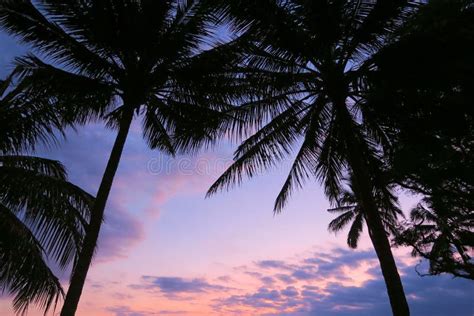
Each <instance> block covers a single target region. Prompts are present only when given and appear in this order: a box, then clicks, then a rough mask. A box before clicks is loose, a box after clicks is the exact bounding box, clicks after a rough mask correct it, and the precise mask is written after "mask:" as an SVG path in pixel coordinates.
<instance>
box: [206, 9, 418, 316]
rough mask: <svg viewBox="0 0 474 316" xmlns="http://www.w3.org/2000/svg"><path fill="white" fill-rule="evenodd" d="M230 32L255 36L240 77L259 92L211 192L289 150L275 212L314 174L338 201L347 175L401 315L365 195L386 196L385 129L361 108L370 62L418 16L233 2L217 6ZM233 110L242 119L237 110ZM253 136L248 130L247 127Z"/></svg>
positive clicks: (389, 261)
mask: <svg viewBox="0 0 474 316" xmlns="http://www.w3.org/2000/svg"><path fill="white" fill-rule="evenodd" d="M216 1H217V2H218V3H219V2H220V3H221V7H220V8H221V15H222V16H223V17H225V18H228V19H229V20H230V21H231V23H232V24H233V27H234V28H235V29H236V30H237V31H243V30H246V31H247V32H249V33H250V34H253V35H254V45H253V46H249V47H248V54H249V56H248V58H247V60H246V64H245V65H243V66H242V67H243V68H246V75H247V80H249V81H250V82H254V84H255V86H257V87H261V88H260V91H256V92H260V93H259V94H258V95H256V96H253V97H251V98H249V100H248V102H247V103H246V104H244V105H243V106H242V107H241V109H240V111H236V112H237V114H236V116H237V117H240V118H241V119H242V120H243V121H247V122H250V124H251V125H252V128H249V129H248V130H247V134H245V133H244V136H248V135H249V134H250V137H248V139H247V140H246V141H245V142H243V144H242V145H241V146H240V147H239V148H238V150H237V151H236V153H235V162H234V164H233V165H232V166H231V167H230V168H229V169H228V170H227V171H226V172H225V173H224V174H223V175H222V176H221V177H220V178H219V179H218V180H217V182H216V183H215V184H214V185H213V186H212V187H211V189H210V191H209V193H210V194H212V193H215V192H216V191H218V190H219V189H222V188H229V187H230V186H231V185H233V184H235V183H240V182H241V180H242V174H244V175H247V176H250V177H251V176H253V175H255V174H256V173H257V171H258V170H259V169H265V168H268V167H271V166H274V165H275V164H276V163H277V162H279V161H281V160H282V159H284V158H285V157H286V156H288V155H290V154H291V153H293V149H294V148H295V147H296V146H299V149H298V150H297V151H296V153H295V159H294V163H293V166H292V168H291V171H290V174H289V176H288V178H287V180H286V181H285V183H284V184H283V188H282V190H281V192H280V194H279V195H278V198H277V201H276V204H275V211H276V212H279V211H281V210H282V208H283V207H284V205H285V203H286V201H287V199H288V197H289V196H290V194H291V191H292V189H293V188H294V187H298V186H301V185H302V184H303V182H304V180H305V179H307V178H308V177H311V176H314V177H316V178H318V179H319V180H321V181H322V182H323V185H324V189H325V192H326V195H327V196H328V197H329V199H330V200H331V201H335V200H337V197H338V196H339V193H340V191H341V189H340V188H341V178H343V177H344V176H346V175H347V174H348V173H350V174H351V175H352V184H353V185H354V186H356V187H357V188H358V189H357V190H356V191H355V194H356V198H357V201H358V202H359V203H360V205H361V207H362V208H363V209H364V212H365V221H366V222H367V226H368V228H369V233H370V238H371V240H372V243H373V246H374V248H375V251H376V254H377V257H378V259H379V261H380V266H381V270H382V274H383V277H384V280H385V283H386V286H387V292H388V296H389V298H390V303H391V307H392V311H393V314H394V315H409V307H408V304H407V301H406V298H405V293H404V289H403V285H402V282H401V279H400V275H399V273H398V270H397V266H396V263H395V260H394V257H393V254H392V251H391V247H390V243H389V240H388V238H387V232H386V230H385V229H384V225H383V220H382V216H381V214H380V211H379V208H378V206H377V200H376V197H375V196H374V193H373V188H374V187H376V188H377V190H378V191H379V192H382V193H384V194H385V193H386V191H387V188H386V187H385V185H384V183H386V182H384V181H382V179H381V178H383V176H382V175H381V174H382V172H381V170H382V169H383V168H382V163H381V162H380V156H381V152H380V151H381V148H383V147H382V145H387V144H389V139H388V137H387V135H386V133H385V131H384V129H383V128H382V127H381V126H379V125H378V124H375V123H374V121H373V120H372V119H371V115H370V112H368V111H367V110H366V108H365V107H364V101H365V96H366V94H367V91H366V89H365V88H366V85H365V82H366V80H365V78H366V76H367V74H368V73H370V71H371V69H372V64H373V63H372V57H373V56H374V55H375V54H376V53H377V52H378V51H379V50H380V49H381V48H382V47H384V46H385V45H387V44H388V43H389V42H390V39H391V37H392V35H393V32H394V31H395V30H397V29H398V27H400V26H401V25H403V24H404V21H405V20H406V19H407V18H408V16H409V15H410V14H411V13H412V12H414V11H415V10H416V7H417V6H416V5H415V3H414V2H412V1H355V0H336V1H327V0H287V1H270V0H259V1H256V0H240V1H218V0H216ZM239 113H240V114H239ZM254 130H258V131H257V132H255V133H249V132H248V131H254Z"/></svg>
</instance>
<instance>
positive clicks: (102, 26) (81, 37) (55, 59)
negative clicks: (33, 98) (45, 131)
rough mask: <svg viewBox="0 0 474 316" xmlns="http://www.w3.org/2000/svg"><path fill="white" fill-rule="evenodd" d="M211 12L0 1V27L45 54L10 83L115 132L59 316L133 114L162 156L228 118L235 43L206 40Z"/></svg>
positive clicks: (86, 257) (203, 139)
mask: <svg viewBox="0 0 474 316" xmlns="http://www.w3.org/2000/svg"><path fill="white" fill-rule="evenodd" d="M211 9H213V7H212V5H211V4H210V3H209V1H204V0H202V1H193V0H189V1H186V0H174V1H171V0H167V1H156V0H97V1H82V0H75V1H58V0H54V1H53V0H45V1H41V2H40V3H36V2H34V1H29V0H20V1H17V0H15V1H10V0H6V1H2V2H1V3H0V25H1V26H2V27H3V29H4V30H5V31H8V32H9V33H10V34H13V35H16V36H17V37H19V38H20V39H21V40H22V41H23V42H25V43H28V44H30V45H32V46H33V47H34V48H35V49H36V50H38V51H39V52H40V53H42V54H43V56H46V57H47V58H46V59H45V60H41V59H40V58H39V57H37V56H34V55H28V56H25V57H23V58H19V59H18V60H17V65H18V68H17V77H18V78H19V80H20V82H19V83H18V85H19V87H21V88H22V89H23V91H28V92H29V93H30V94H31V95H36V94H47V95H49V96H50V97H49V99H48V101H49V102H50V103H51V104H52V105H53V106H54V107H55V108H56V110H57V111H58V112H59V113H62V119H63V120H66V121H74V122H77V123H86V122H88V121H90V120H94V119H101V120H104V121H105V122H106V124H107V126H109V127H111V128H114V129H116V130H118V133H117V137H116V140H115V143H114V146H113V148H112V151H111V154H110V158H109V161H108V163H107V167H106V169H105V172H104V175H103V178H102V182H101V184H100V186H99V189H98V192H97V197H96V201H95V204H94V207H93V209H92V216H91V221H90V225H89V226H88V229H87V233H86V237H85V240H84V245H83V247H82V251H81V253H80V256H79V260H78V262H77V265H76V266H75V269H74V271H73V275H72V278H71V283H70V287H69V290H68V293H67V295H66V299H65V302H64V306H63V309H62V311H61V315H62V316H70V315H74V314H75V312H76V309H77V306H78V302H79V299H80V296H81V293H82V289H83V286H84V283H85V280H86V275H87V272H88V269H89V266H90V264H91V261H92V257H93V254H94V250H95V247H96V244H97V239H98V236H99V231H100V228H101V224H102V220H103V214H104V209H105V206H106V202H107V199H108V196H109V192H110V189H111V187H112V183H113V180H114V176H115V174H116V171H117V168H118V165H119V161H120V158H121V155H122V151H123V148H124V145H125V142H126V139H127V135H128V133H129V129H130V125H131V123H132V120H133V118H134V117H136V116H141V117H142V125H143V136H144V138H145V140H146V141H147V143H148V145H149V147H150V148H152V149H159V150H162V151H163V152H165V153H168V154H174V153H175V152H176V151H177V150H182V149H185V148H187V149H196V148H197V147H198V146H200V145H202V144H208V143H210V142H213V141H214V137H213V133H214V131H216V130H220V128H221V127H224V126H225V125H226V123H225V122H227V121H228V120H226V119H224V116H225V115H221V113H220V111H221V110H225V109H226V108H229V107H230V106H231V103H232V102H233V101H232V98H230V92H229V87H231V85H230V81H229V78H230V77H229V76H228V74H227V72H226V71H225V70H226V67H233V66H234V63H233V62H231V61H232V60H233V55H234V54H236V52H238V50H237V49H235V48H236V45H237V44H238V40H236V41H230V42H227V43H226V44H221V43H216V41H213V40H212V35H213V32H214V29H213V28H212V27H211V25H210V24H211V23H210V22H212V16H211V14H210V13H211V11H212V10H211ZM46 60H47V61H51V63H48V62H46ZM53 63H54V64H53ZM231 79H232V78H231ZM237 85H238V84H237ZM227 92H229V93H227ZM221 119H222V120H221ZM177 135H180V136H177Z"/></svg>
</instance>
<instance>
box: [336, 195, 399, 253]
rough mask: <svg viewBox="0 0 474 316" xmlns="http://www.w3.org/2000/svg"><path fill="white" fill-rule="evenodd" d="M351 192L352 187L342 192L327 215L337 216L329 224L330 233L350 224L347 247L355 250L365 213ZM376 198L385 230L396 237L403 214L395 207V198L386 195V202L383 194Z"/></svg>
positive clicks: (396, 202) (362, 227)
mask: <svg viewBox="0 0 474 316" xmlns="http://www.w3.org/2000/svg"><path fill="white" fill-rule="evenodd" d="M353 190H354V187H352V188H351V189H350V190H343V191H342V192H341V193H340V194H339V197H338V198H337V206H336V207H334V208H330V209H328V212H329V213H335V214H339V215H338V216H337V217H336V218H335V219H333V220H332V221H331V222H330V223H329V225H328V229H329V231H331V232H334V233H337V232H339V231H341V230H342V229H344V228H345V227H346V226H347V225H349V224H351V225H350V228H349V231H348V234H347V245H348V246H349V247H350V248H353V249H355V248H357V244H358V242H359V239H360V236H361V233H362V231H363V229H364V224H365V222H366V220H365V216H366V212H365V211H364V209H363V207H362V206H361V205H360V203H358V200H357V197H356V194H355V193H354V191H353ZM378 197H379V199H378V201H377V202H378V203H377V205H378V206H379V209H380V218H381V220H382V223H383V225H384V227H385V230H386V231H387V232H392V233H393V235H394V236H398V217H401V218H404V214H403V212H402V210H401V209H400V208H398V206H397V204H398V201H397V198H396V197H395V196H394V195H388V198H389V200H388V201H387V200H385V199H384V197H387V195H385V194H380V195H378ZM351 222H352V223H351ZM370 233H371V232H370V229H369V234H370Z"/></svg>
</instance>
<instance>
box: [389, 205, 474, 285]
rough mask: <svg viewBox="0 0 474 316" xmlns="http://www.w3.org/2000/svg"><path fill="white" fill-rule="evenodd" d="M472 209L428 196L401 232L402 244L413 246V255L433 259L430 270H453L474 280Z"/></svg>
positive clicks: (436, 271)
mask: <svg viewBox="0 0 474 316" xmlns="http://www.w3.org/2000/svg"><path fill="white" fill-rule="evenodd" d="M473 229H474V216H473V215H472V209H460V208H456V207H453V205H452V204H451V203H449V204H447V203H445V201H443V199H442V198H441V199H436V198H435V199H432V198H425V199H423V201H422V202H421V203H419V204H418V205H417V206H416V207H415V208H413V209H412V211H411V213H410V222H408V223H406V227H405V230H403V231H402V232H401V233H400V234H398V235H397V238H396V241H397V243H398V244H401V245H406V246H411V247H413V251H412V255H413V256H420V257H422V258H425V259H427V260H428V261H429V264H430V265H429V274H430V275H438V274H441V273H450V274H452V275H454V276H456V277H461V278H466V279H471V280H474V263H473V262H472V259H471V258H472V257H471V255H470V252H471V251H472V249H473V247H474V233H473Z"/></svg>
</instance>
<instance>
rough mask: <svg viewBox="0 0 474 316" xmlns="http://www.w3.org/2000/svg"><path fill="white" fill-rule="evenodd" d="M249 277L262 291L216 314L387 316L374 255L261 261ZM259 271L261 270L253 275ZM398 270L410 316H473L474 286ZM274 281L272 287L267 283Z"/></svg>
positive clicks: (218, 307)
mask: <svg viewBox="0 0 474 316" xmlns="http://www.w3.org/2000/svg"><path fill="white" fill-rule="evenodd" d="M247 269H251V270H250V271H252V273H246V272H245V271H243V272H244V273H246V274H247V275H250V276H253V277H254V279H255V280H256V281H259V282H260V284H261V286H260V287H258V288H257V289H256V290H250V291H247V292H246V293H243V294H230V295H229V296H227V297H222V298H219V299H217V300H215V301H214V303H215V304H214V309H215V311H216V313H221V312H223V311H237V312H236V313H238V311H240V312H243V311H248V310H249V309H250V310H252V312H251V314H252V315H275V316H313V315H318V316H335V315H338V316H339V315H341V316H357V315H389V314H390V313H391V312H390V305H389V301H388V296H387V293H386V288H385V283H384V281H383V278H382V276H381V273H380V268H379V267H378V261H377V259H376V256H375V254H374V252H373V251H370V250H367V251H354V250H347V249H342V248H336V249H333V250H332V251H330V252H326V253H324V252H313V253H311V254H309V255H306V256H305V257H304V258H300V259H299V260H296V261H294V260H287V261H281V260H276V261H275V260H263V261H258V262H255V264H254V266H247ZM255 269H260V270H255ZM399 270H400V272H401V274H402V275H403V277H402V279H403V283H404V286H405V291H406V294H407V297H408V300H409V304H410V307H411V311H412V315H415V316H416V315H419V316H424V315H433V316H441V315H448V314H451V315H456V316H468V315H469V316H471V315H472V314H473V312H474V305H473V303H472V300H470V299H469V297H470V296H471V295H472V293H474V285H473V284H472V282H469V281H466V280H458V279H456V280H453V279H452V278H449V277H448V276H440V277H426V278H421V277H420V276H419V275H418V274H417V273H416V271H415V269H414V267H413V266H409V265H406V264H403V262H400V264H399ZM267 278H271V279H272V280H275V282H274V283H272V286H268V285H269V284H268V282H265V280H266V279H267ZM244 314H245V313H244Z"/></svg>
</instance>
